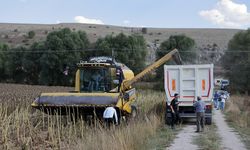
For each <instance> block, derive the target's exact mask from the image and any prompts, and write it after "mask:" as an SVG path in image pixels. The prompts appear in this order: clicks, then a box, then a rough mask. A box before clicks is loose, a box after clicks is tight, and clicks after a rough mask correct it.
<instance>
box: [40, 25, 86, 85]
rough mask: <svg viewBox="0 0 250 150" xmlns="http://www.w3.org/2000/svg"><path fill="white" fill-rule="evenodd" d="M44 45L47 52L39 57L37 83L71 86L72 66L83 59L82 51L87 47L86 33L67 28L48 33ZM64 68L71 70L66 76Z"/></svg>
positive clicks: (72, 77) (83, 53) (83, 52)
mask: <svg viewBox="0 0 250 150" xmlns="http://www.w3.org/2000/svg"><path fill="white" fill-rule="evenodd" d="M44 43H45V48H46V49H47V51H45V52H44V53H42V55H41V59H40V66H41V71H40V74H39V77H40V80H39V83H41V84H47V85H72V84H73V83H72V81H73V79H74V66H75V64H76V62H78V61H79V60H81V59H82V58H83V57H84V55H85V51H84V49H86V48H87V47H88V45H89V40H88V38H87V35H86V33H85V32H83V31H78V32H72V31H71V30H70V29H69V28H64V29H61V30H59V31H54V32H51V33H49V34H48V36H47V39H46V41H45V42H44ZM65 67H70V68H71V69H69V74H68V75H67V76H66V75H64V74H63V72H64V70H65ZM48 75H50V76H48Z"/></svg>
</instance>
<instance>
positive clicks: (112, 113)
mask: <svg viewBox="0 0 250 150" xmlns="http://www.w3.org/2000/svg"><path fill="white" fill-rule="evenodd" d="M103 119H104V121H105V125H106V127H108V128H110V125H111V124H116V125H117V124H118V117H117V113H116V110H115V108H114V107H107V108H106V109H105V111H104V112H103Z"/></svg>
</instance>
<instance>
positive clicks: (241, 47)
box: [222, 29, 250, 94]
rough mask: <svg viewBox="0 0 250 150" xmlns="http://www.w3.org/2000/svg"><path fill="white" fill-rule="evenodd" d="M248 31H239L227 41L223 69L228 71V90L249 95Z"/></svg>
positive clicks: (249, 36) (249, 32) (249, 33)
mask: <svg viewBox="0 0 250 150" xmlns="http://www.w3.org/2000/svg"><path fill="white" fill-rule="evenodd" d="M249 43H250V29H248V30H246V31H240V32H238V33H237V34H235V35H234V37H233V38H232V39H231V40H230V41H229V44H228V51H226V53H225V55H224V56H223V59H222V60H223V61H222V64H223V67H224V68H225V69H226V70H228V72H227V76H228V78H229V80H230V88H231V90H233V91H238V92H241V93H243V92H244V93H246V94H249V93H250V80H249V76H250V55H249V53H250V46H249Z"/></svg>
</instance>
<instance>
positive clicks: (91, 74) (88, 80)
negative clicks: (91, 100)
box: [80, 68, 111, 92]
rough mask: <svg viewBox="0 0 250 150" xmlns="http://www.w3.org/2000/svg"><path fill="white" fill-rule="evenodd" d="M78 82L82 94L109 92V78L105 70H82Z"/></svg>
mask: <svg viewBox="0 0 250 150" xmlns="http://www.w3.org/2000/svg"><path fill="white" fill-rule="evenodd" d="M80 82H81V84H80V86H81V88H80V89H81V91H82V92H98V91H99V92H107V91H110V90H111V76H110V73H109V70H108V69H107V68H82V69H81V70H80Z"/></svg>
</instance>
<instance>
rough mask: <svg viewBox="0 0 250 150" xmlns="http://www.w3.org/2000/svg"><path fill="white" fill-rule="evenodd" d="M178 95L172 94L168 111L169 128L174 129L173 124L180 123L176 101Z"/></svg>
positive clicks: (177, 102)
mask: <svg viewBox="0 0 250 150" xmlns="http://www.w3.org/2000/svg"><path fill="white" fill-rule="evenodd" d="M178 98H179V94H177V93H175V94H174V99H172V101H171V103H170V109H171V118H172V121H171V127H172V129H174V128H175V127H174V124H176V123H179V122H180V116H179V104H180V102H179V101H178Z"/></svg>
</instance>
